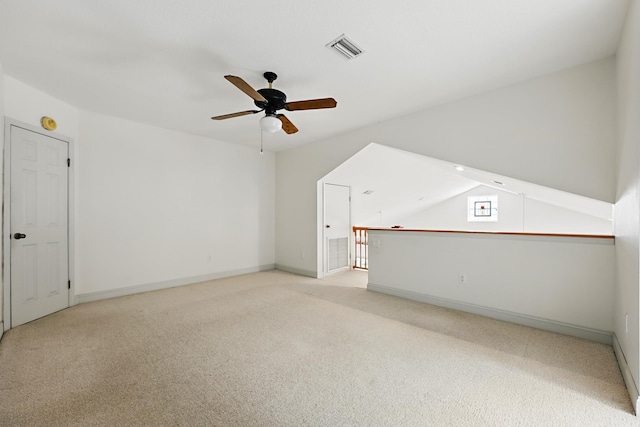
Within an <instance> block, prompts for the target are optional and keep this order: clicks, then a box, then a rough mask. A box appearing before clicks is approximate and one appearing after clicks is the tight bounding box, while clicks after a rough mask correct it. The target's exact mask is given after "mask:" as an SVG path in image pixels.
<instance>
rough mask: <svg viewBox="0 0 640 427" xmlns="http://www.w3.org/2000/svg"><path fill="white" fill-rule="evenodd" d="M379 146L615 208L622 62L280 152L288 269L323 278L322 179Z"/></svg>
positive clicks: (280, 253) (279, 239)
mask: <svg viewBox="0 0 640 427" xmlns="http://www.w3.org/2000/svg"><path fill="white" fill-rule="evenodd" d="M370 142H376V143H380V144H383V145H386V146H390V147H395V148H399V149H402V150H406V151H410V152H415V153H418V154H423V155H426V156H430V157H435V158H437V159H441V160H446V161H451V162H453V163H458V164H462V165H466V166H470V167H473V168H476V169H480V170H485V171H491V172H494V173H496V174H499V175H504V176H508V177H512V178H516V179H520V180H523V181H527V182H532V183H536V184H540V185H544V186H547V187H551V188H555V189H559V190H563V191H567V192H570V193H575V194H579V195H583V196H587V197H591V198H595V199H599V200H604V201H608V202H613V201H614V191H613V189H614V188H615V173H614V166H615V162H614V157H615V154H614V153H615V61H614V59H613V58H607V59H604V60H601V61H597V62H594V63H590V64H586V65H583V66H579V67H575V68H571V69H568V70H564V71H560V72H557V73H553V74H550V75H546V76H543V77H540V78H537V79H534V80H529V81H526V82H523V83H520V84H516V85H513V86H508V87H505V88H502V89H498V90H495V91H492V92H488V93H484V94H481V95H478V96H475V97H471V98H467V99H463V100H460V101H456V102H452V103H449V104H446V105H442V106H440V107H436V108H432V109H429V110H426V111H422V112H418V113H415V114H411V115H408V116H404V117H400V118H395V119H390V120H388V121H385V122H381V123H377V124H374V125H371V126H369V127H366V128H363V129H360V130H358V131H355V132H351V133H348V134H344V135H340V136H336V137H334V138H331V139H328V140H324V141H319V142H317V143H314V144H310V145H306V146H303V147H300V148H297V149H292V150H286V151H284V152H278V153H277V159H276V164H277V169H276V263H277V264H278V266H280V267H281V268H288V269H291V270H296V271H303V272H308V273H309V274H310V275H315V274H316V271H317V258H316V255H317V253H316V245H317V243H316V242H317V235H318V230H317V224H316V218H317V196H316V187H317V181H318V180H319V179H321V178H322V177H323V176H325V175H326V174H328V173H329V172H330V171H331V170H332V169H334V168H335V167H337V166H338V165H340V164H341V163H342V162H344V161H345V160H346V159H348V158H349V157H351V156H352V155H354V154H355V153H356V152H357V151H359V150H360V149H362V148H363V147H365V146H366V145H367V144H369V143H370ZM303 253H304V254H306V257H305V258H303V257H302V254H303Z"/></svg>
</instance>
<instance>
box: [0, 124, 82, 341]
mask: <svg viewBox="0 0 640 427" xmlns="http://www.w3.org/2000/svg"><path fill="white" fill-rule="evenodd" d="M12 127H17V128H21V129H24V130H27V131H30V132H34V133H38V134H40V135H44V136H46V137H49V138H54V139H57V140H60V141H63V142H65V143H67V144H68V156H69V159H71V165H70V167H69V168H68V172H69V175H68V179H67V251H68V252H69V253H68V254H67V256H68V258H67V259H68V263H69V267H68V268H69V280H70V281H71V287H70V288H69V306H72V305H75V304H76V298H75V280H74V279H75V260H74V253H75V244H74V242H75V227H74V225H75V212H74V207H75V199H74V191H73V188H74V182H75V179H74V169H75V168H74V166H75V161H74V152H75V146H74V142H73V139H72V138H70V137H68V136H64V135H60V134H59V133H56V132H49V131H46V130H44V129H41V128H38V127H36V126H32V125H29V124H26V123H23V122H20V121H18V120H14V119H11V118H9V117H6V118H5V120H4V150H3V155H4V162H3V166H4V171H3V179H4V184H3V196H2V200H3V213H2V224H3V225H2V249H3V253H2V259H3V271H2V278H3V288H4V290H3V310H2V314H3V315H2V317H3V321H4V330H5V331H8V330H9V329H11V326H12V325H11V239H10V238H9V236H10V235H11V128H12Z"/></svg>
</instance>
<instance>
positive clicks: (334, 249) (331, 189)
mask: <svg viewBox="0 0 640 427" xmlns="http://www.w3.org/2000/svg"><path fill="white" fill-rule="evenodd" d="M350 233H351V202H350V189H349V187H346V186H344V185H335V184H324V247H325V250H324V253H325V262H324V265H325V272H327V273H334V272H336V271H340V270H344V269H348V268H350V265H349V248H350V245H349V236H350Z"/></svg>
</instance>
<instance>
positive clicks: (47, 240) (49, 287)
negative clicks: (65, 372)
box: [9, 126, 69, 327]
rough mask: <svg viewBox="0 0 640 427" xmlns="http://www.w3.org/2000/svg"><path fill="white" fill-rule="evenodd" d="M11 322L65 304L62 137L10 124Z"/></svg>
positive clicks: (65, 148)
mask: <svg viewBox="0 0 640 427" xmlns="http://www.w3.org/2000/svg"><path fill="white" fill-rule="evenodd" d="M10 144H11V147H10V152H11V165H10V168H11V172H10V180H11V182H10V192H11V194H10V204H11V208H10V209H11V216H10V228H9V229H10V236H9V238H10V241H11V243H10V251H11V255H10V259H11V285H10V286H11V297H10V298H11V326H12V327H15V326H18V325H21V324H23V323H26V322H29V321H31V320H34V319H37V318H40V317H42V316H46V315H47V314H51V313H53V312H55V311H58V310H62V309H63V308H66V307H68V306H69V285H68V283H69V263H68V259H69V258H68V257H69V252H68V247H69V243H68V176H69V168H68V163H67V159H68V158H69V147H68V143H67V142H66V141H61V140H59V139H56V138H53V137H49V136H46V135H42V134H39V133H36V132H31V131H29V130H25V129H22V128H20V127H17V126H11V134H10Z"/></svg>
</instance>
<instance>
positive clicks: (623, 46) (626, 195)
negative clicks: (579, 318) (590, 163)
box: [614, 1, 640, 413]
mask: <svg viewBox="0 0 640 427" xmlns="http://www.w3.org/2000/svg"><path fill="white" fill-rule="evenodd" d="M617 79H618V106H617V107H618V150H617V159H618V182H617V191H616V204H615V234H616V293H615V314H616V316H615V319H614V320H615V322H614V324H615V334H616V338H617V340H618V342H619V343H620V347H621V349H622V351H623V352H624V357H625V358H626V361H627V365H628V370H629V371H630V375H631V377H632V378H629V376H628V375H626V374H627V372H626V371H625V367H624V366H623V374H625V375H626V376H625V380H626V382H627V387H628V388H629V390H630V394H631V396H632V398H633V400H634V404H635V405H636V413H637V412H638V410H640V407H639V406H640V405H638V403H637V402H638V399H637V398H638V389H637V387H638V384H640V383H639V381H640V349H639V345H640V342H639V340H640V337H639V334H640V317H639V310H638V306H639V299H640V295H639V292H638V287H639V284H640V273H639V268H640V265H639V257H640V251H639V243H640V242H639V240H640V197H639V194H638V191H639V188H638V185H639V181H640V176H639V171H640V152H639V150H638V148H639V145H640V124H639V120H638V118H639V117H640V5H639V4H638V2H637V1H632V2H630V4H629V11H628V14H627V20H626V23H625V27H624V31H623V34H622V38H621V41H620V45H619V46H618V55H617ZM627 313H628V315H629V323H628V326H629V331H628V332H627V331H626V328H625V314H627Z"/></svg>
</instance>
